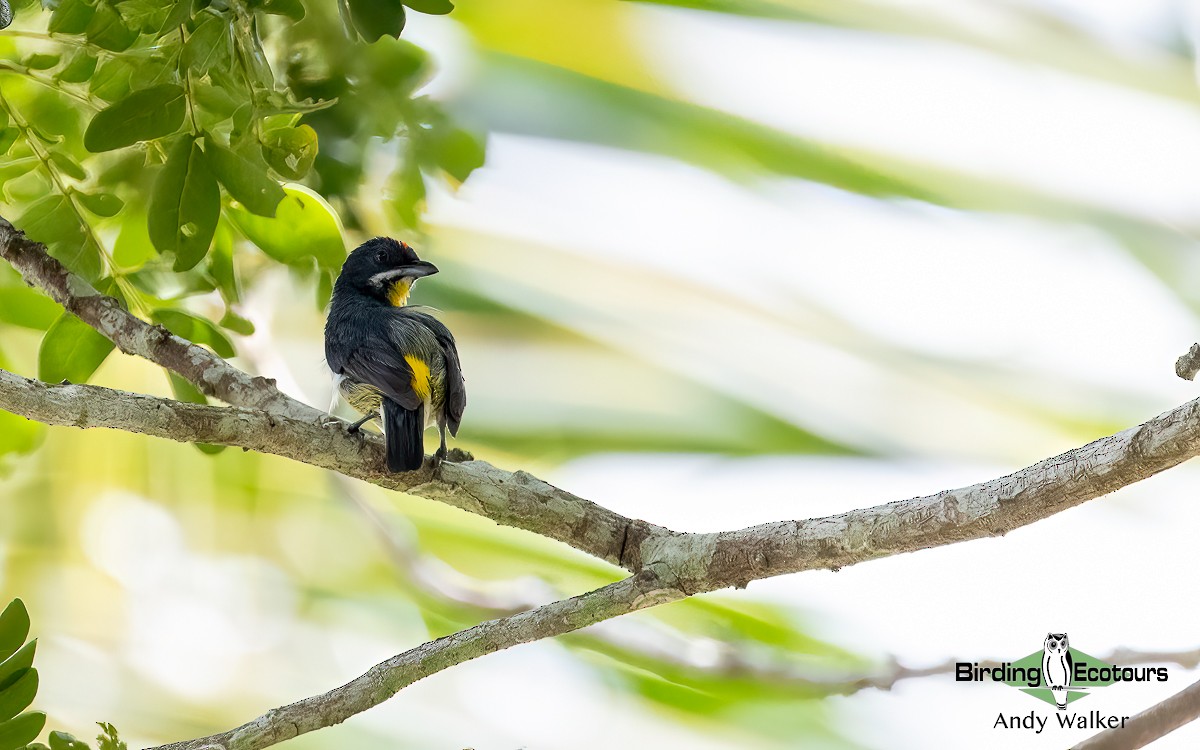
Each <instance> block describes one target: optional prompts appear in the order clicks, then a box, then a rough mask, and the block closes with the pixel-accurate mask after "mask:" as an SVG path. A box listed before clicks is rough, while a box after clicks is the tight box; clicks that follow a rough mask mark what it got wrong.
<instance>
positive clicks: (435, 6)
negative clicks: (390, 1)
mask: <svg viewBox="0 0 1200 750" xmlns="http://www.w3.org/2000/svg"><path fill="white" fill-rule="evenodd" d="M404 4H405V5H407V6H408V7H410V8H412V9H413V10H415V11H416V12H418V13H428V14H429V15H431V16H444V15H446V14H447V13H449V12H450V11H452V10H454V3H452V2H450V0H404Z"/></svg>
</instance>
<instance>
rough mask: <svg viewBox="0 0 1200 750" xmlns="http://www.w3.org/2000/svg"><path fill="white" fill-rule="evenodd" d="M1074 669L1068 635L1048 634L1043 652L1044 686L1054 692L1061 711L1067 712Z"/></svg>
mask: <svg viewBox="0 0 1200 750" xmlns="http://www.w3.org/2000/svg"><path fill="white" fill-rule="evenodd" d="M1074 667H1075V665H1074V663H1073V662H1072V661H1071V644H1070V643H1069V642H1068V641H1067V634H1066V633H1047V634H1046V645H1045V647H1044V649H1043V651H1042V684H1044V685H1045V686H1046V687H1048V688H1050V690H1051V691H1052V692H1053V694H1054V703H1055V705H1057V706H1058V710H1059V711H1065V710H1067V692H1068V690H1069V689H1070V687H1071V674H1072V672H1074Z"/></svg>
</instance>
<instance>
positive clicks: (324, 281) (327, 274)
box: [316, 268, 334, 310]
mask: <svg viewBox="0 0 1200 750" xmlns="http://www.w3.org/2000/svg"><path fill="white" fill-rule="evenodd" d="M333 276H334V272H333V271H331V270H330V269H328V268H326V269H324V270H322V271H321V275H320V276H319V277H318V278H317V300H316V301H317V309H318V310H324V309H325V308H326V307H329V300H331V299H332V298H333Z"/></svg>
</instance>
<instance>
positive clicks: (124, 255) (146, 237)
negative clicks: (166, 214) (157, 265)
mask: <svg viewBox="0 0 1200 750" xmlns="http://www.w3.org/2000/svg"><path fill="white" fill-rule="evenodd" d="M146 222H147V219H146V214H144V213H141V212H137V213H132V214H130V215H128V216H126V217H125V218H124V220H122V222H121V232H120V233H119V234H118V235H117V241H116V243H115V244H114V245H113V261H114V262H115V263H116V264H117V265H118V266H119V267H120V268H123V269H137V268H141V267H142V266H143V265H145V263H146V261H148V260H150V259H151V258H153V257H154V256H155V254H156V253H155V250H154V243H152V242H151V241H150V233H149V230H148V228H147V226H146Z"/></svg>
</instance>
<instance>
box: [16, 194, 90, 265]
mask: <svg viewBox="0 0 1200 750" xmlns="http://www.w3.org/2000/svg"><path fill="white" fill-rule="evenodd" d="M14 224H15V225H16V226H17V227H19V228H20V229H23V230H24V231H25V234H26V235H28V236H29V237H30V239H33V240H37V241H38V242H41V243H44V244H45V245H46V247H47V249H48V250H49V251H50V254H51V255H53V256H54V257H55V258H57V259H58V260H59V262H61V263H62V264H63V265H65V266H66V267H67V268H69V269H71V270H72V271H74V272H75V273H77V274H79V275H80V276H82V277H84V278H85V279H87V280H88V281H95V280H96V279H98V278H99V277H100V271H101V269H102V263H101V259H100V251H99V249H98V248H97V247H96V246H95V244H93V243H92V241H91V238H89V237H88V235H87V233H86V232H85V231H84V229H83V226H81V225H80V223H79V217H77V216H76V215H75V212H74V211H72V210H71V206H70V205H69V204H68V203H67V199H66V198H65V197H63V196H62V195H47V196H46V197H45V198H42V199H41V200H39V201H37V202H35V203H34V204H33V205H31V206H30V207H29V208H28V209H26V210H25V213H24V214H22V215H21V217H20V218H19V219H17V220H16V221H15V222H14Z"/></svg>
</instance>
